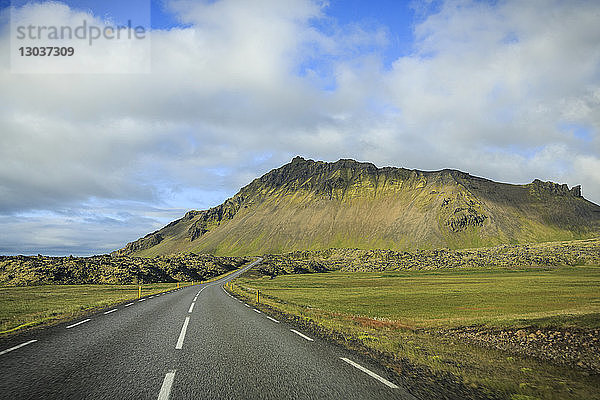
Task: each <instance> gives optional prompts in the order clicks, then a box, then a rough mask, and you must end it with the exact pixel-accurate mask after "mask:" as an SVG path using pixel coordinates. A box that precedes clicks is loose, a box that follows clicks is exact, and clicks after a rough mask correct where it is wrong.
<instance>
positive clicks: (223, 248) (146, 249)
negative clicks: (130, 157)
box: [115, 157, 600, 257]
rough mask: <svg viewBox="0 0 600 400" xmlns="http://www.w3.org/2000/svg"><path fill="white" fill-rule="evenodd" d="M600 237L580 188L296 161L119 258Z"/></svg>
mask: <svg viewBox="0 0 600 400" xmlns="http://www.w3.org/2000/svg"><path fill="white" fill-rule="evenodd" d="M597 236H600V206H598V205H596V204H594V203H592V202H590V201H587V200H586V199H584V198H583V197H582V190H581V187H579V186H575V187H573V188H569V187H568V186H567V185H565V184H557V183H553V182H543V181H541V180H537V179H536V180H534V181H533V182H531V183H529V184H526V185H512V184H507V183H499V182H494V181H491V180H489V179H484V178H479V177H475V176H472V175H469V174H468V173H465V172H461V171H456V170H451V169H444V170H440V171H419V170H410V169H406V168H395V167H384V168H378V167H376V166H375V165H373V164H371V163H364V162H357V161H354V160H339V161H337V162H333V163H329V162H322V161H313V160H305V159H304V158H301V157H296V158H294V159H293V160H292V161H291V162H290V163H288V164H286V165H284V166H282V167H280V168H277V169H274V170H272V171H270V172H268V173H266V174H265V175H263V176H261V177H260V178H257V179H255V180H253V181H252V182H251V183H250V184H248V185H247V186H245V187H243V188H242V189H241V190H240V191H239V192H238V193H237V194H236V195H235V196H233V197H232V198H230V199H228V200H226V201H225V202H224V203H222V204H220V205H218V206H216V207H213V208H211V209H208V210H201V211H196V210H192V211H189V212H188V213H186V214H185V215H184V216H183V217H182V218H180V219H178V220H176V221H173V222H171V223H170V224H168V225H167V226H165V227H164V228H162V229H160V230H158V231H156V232H152V233H150V234H148V235H146V236H144V237H142V238H140V239H138V240H136V241H133V242H131V243H128V244H127V245H126V246H125V247H123V248H122V249H120V250H117V251H116V252H115V254H118V255H136V256H147V257H152V256H156V255H164V254H172V253H177V252H190V251H191V252H194V253H209V254H215V255H228V256H231V255H242V256H246V255H260V254H265V253H274V254H282V253H286V252H290V251H296V250H313V251H314V250H325V249H329V248H359V249H364V250H369V249H389V250H393V251H414V250H419V249H422V250H426V249H434V248H450V249H462V248H475V247H489V246H494V245H499V244H524V243H535V242H546V241H557V240H573V239H584V238H591V237H597Z"/></svg>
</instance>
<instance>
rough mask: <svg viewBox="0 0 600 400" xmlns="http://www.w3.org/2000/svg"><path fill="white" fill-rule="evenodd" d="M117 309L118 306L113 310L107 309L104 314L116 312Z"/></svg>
mask: <svg viewBox="0 0 600 400" xmlns="http://www.w3.org/2000/svg"><path fill="white" fill-rule="evenodd" d="M117 310H118V308H113V309H112V310H108V311H105V312H104V315H106V314H110V313H114V312H115V311H117Z"/></svg>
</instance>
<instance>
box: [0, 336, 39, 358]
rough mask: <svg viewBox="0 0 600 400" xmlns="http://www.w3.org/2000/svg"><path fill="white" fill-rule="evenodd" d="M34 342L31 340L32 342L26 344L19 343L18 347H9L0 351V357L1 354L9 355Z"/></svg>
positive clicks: (34, 340)
mask: <svg viewBox="0 0 600 400" xmlns="http://www.w3.org/2000/svg"><path fill="white" fill-rule="evenodd" d="M35 342H37V340H36V339H33V340H30V341H28V342H25V343H21V344H19V345H16V346H14V347H11V348H10V349H6V350H2V351H0V356H1V355H3V354H6V353H10V352H11V351H13V350H17V349H20V348H21V347H24V346H27V345H28V344H31V343H35Z"/></svg>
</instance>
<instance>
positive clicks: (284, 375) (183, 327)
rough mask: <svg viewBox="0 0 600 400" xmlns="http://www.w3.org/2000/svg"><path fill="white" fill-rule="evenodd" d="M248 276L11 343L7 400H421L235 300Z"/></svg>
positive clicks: (2, 351) (4, 367) (0, 366)
mask: <svg viewBox="0 0 600 400" xmlns="http://www.w3.org/2000/svg"><path fill="white" fill-rule="evenodd" d="M251 266H252V265H249V266H248V267H246V268H250V267H251ZM246 268H245V269H246ZM242 272H243V270H241V271H239V272H237V273H235V274H232V275H230V276H228V277H226V278H223V279H221V280H219V281H215V282H212V283H208V284H202V285H195V286H191V287H186V288H182V289H179V290H176V291H172V292H169V293H165V294H162V295H160V296H149V297H146V298H144V299H142V301H139V300H135V301H133V302H127V303H123V304H121V305H118V306H116V307H113V308H110V309H106V310H103V311H101V312H99V313H98V314H95V315H92V316H89V317H86V318H82V319H80V320H76V321H71V322H69V323H64V324H61V325H57V326H54V327H51V328H47V329H44V330H39V331H34V332H32V333H28V334H24V335H19V336H17V337H15V338H13V339H11V341H10V342H8V343H4V344H3V345H2V347H1V348H0V398H1V399H159V400H160V399H165V400H166V399H413V397H412V396H411V395H410V394H408V393H407V392H406V390H404V389H403V388H402V387H399V386H400V385H399V383H398V382H396V381H394V378H393V377H390V376H389V375H388V374H387V373H386V372H385V371H384V370H382V369H381V368H379V367H378V366H377V365H373V364H372V363H370V362H369V361H367V360H364V359H361V358H360V357H358V356H357V355H356V354H354V353H351V352H349V351H346V350H344V349H342V348H340V347H339V346H336V345H333V344H331V343H329V342H327V341H324V340H321V339H319V338H313V337H310V335H309V334H307V333H306V332H302V331H301V330H300V329H299V328H297V327H294V326H292V325H288V324H286V323H283V322H280V321H277V320H275V319H273V318H272V317H270V316H267V315H265V314H264V313H262V312H260V311H259V310H256V309H254V308H253V307H251V306H249V305H247V304H245V303H243V302H241V301H240V300H238V299H236V298H234V297H232V296H230V295H229V294H228V293H226V292H225V290H224V289H223V284H224V283H225V282H227V281H228V280H230V279H233V278H234V277H235V276H237V275H238V274H239V273H242Z"/></svg>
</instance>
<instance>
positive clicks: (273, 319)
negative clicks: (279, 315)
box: [267, 315, 279, 323]
mask: <svg viewBox="0 0 600 400" xmlns="http://www.w3.org/2000/svg"><path fill="white" fill-rule="evenodd" d="M267 318H269V319H270V320H271V321H273V322H277V323H279V321H277V320H276V319H275V318H273V317H269V316H268V315H267Z"/></svg>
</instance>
